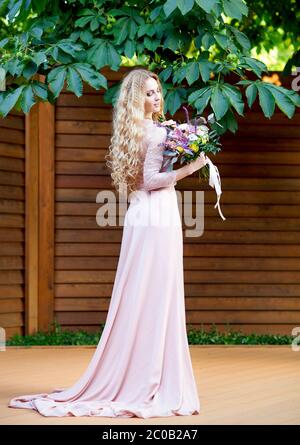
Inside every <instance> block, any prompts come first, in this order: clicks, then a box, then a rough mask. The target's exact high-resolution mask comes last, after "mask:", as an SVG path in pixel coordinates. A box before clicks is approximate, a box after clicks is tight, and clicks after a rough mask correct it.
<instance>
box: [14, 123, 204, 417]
mask: <svg viewBox="0 0 300 445" xmlns="http://www.w3.org/2000/svg"><path fill="white" fill-rule="evenodd" d="M143 124H144V129H145V137H144V140H143V150H144V151H143V162H144V164H143V165H144V168H143V175H142V181H141V187H139V189H138V190H136V191H135V192H133V193H132V194H130V195H129V200H130V203H129V206H128V209H127V211H126V214H125V218H124V228H123V235H122V243H121V250H120V257H119V261H118V267H117V271H116V276H115V281H114V286H113V291H112V296H111V300H110V306H109V310H108V314H107V319H106V323H105V326H104V330H103V332H102V335H101V338H100V341H99V343H98V346H97V348H96V351H95V353H94V355H93V357H92V359H91V361H90V363H89V365H88V367H87V369H86V371H85V372H84V374H83V375H82V376H81V377H80V378H79V380H77V381H76V382H75V383H74V384H73V386H71V387H69V388H67V389H55V390H53V392H51V393H49V394H47V393H41V394H32V395H24V396H18V397H16V398H13V399H12V400H10V402H9V405H8V406H9V407H11V408H27V409H33V410H36V411H38V412H39V413H40V414H42V415H43V416H59V417H60V416H106V417H141V418H149V417H165V416H166V417H169V416H176V415H182V416H184V415H187V416H188V415H192V414H199V412H200V401H199V398H198V393H197V386H196V382H195V378H194V374H193V368H192V363H191V357H190V352H189V346H188V340H187V335H186V318H185V303H184V279H183V239H182V225H181V218H180V213H179V208H178V202H177V195H176V191H175V188H174V185H175V184H176V172H175V171H171V172H161V171H160V170H161V166H162V159H163V157H162V145H161V143H163V142H164V141H165V139H166V135H167V131H166V129H165V128H163V127H161V126H159V125H157V124H155V123H154V121H152V120H149V119H143Z"/></svg>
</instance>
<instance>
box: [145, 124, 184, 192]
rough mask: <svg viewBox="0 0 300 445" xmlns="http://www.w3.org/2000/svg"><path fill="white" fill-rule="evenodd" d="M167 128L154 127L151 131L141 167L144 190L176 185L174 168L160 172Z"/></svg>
mask: <svg viewBox="0 0 300 445" xmlns="http://www.w3.org/2000/svg"><path fill="white" fill-rule="evenodd" d="M166 137H167V130H166V129H165V128H162V127H156V128H154V129H153V132H151V135H150V138H149V142H148V144H147V151H146V156H145V161H144V167H143V183H144V188H145V190H148V191H149V190H156V189H159V188H163V187H169V186H171V185H176V184H177V181H176V170H173V171H171V172H160V170H161V168H162V163H163V150H164V143H165V140H166Z"/></svg>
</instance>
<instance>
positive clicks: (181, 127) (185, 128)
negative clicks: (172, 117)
mask: <svg viewBox="0 0 300 445" xmlns="http://www.w3.org/2000/svg"><path fill="white" fill-rule="evenodd" d="M178 128H180V130H187V129H188V128H189V125H188V124H180V125H178Z"/></svg>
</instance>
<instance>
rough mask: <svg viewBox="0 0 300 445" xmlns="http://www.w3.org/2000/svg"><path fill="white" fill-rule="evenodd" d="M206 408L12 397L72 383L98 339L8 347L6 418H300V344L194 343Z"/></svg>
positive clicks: (4, 356) (1, 373) (4, 358)
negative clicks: (90, 408) (97, 407)
mask: <svg viewBox="0 0 300 445" xmlns="http://www.w3.org/2000/svg"><path fill="white" fill-rule="evenodd" d="M190 351H191V355H192V361H193V368H194V372H195V377H196V380H197V384H198V392H199V397H200V403H201V412H200V414H199V415H197V416H196V415H194V416H174V417H163V418H151V419H139V418H130V419H128V418H118V419H113V418H108V417H60V418H58V417H43V416H42V415H40V414H39V413H37V412H36V411H32V410H27V409H15V408H8V407H7V402H8V400H9V399H10V398H12V397H15V396H18V395H24V394H34V393H40V392H51V391H52V390H53V389H54V388H56V387H64V388H67V387H68V386H70V385H72V384H73V383H74V382H75V381H76V380H77V379H78V378H79V377H80V375H81V374H82V373H83V371H84V370H85V368H86V366H87V364H88V362H89V360H90V359H91V357H92V354H93V352H94V348H93V347H78V346H75V347H72V346H71V347H34V348H27V349H25V348H17V347H7V348H6V351H3V352H0V395H1V399H0V424H2V425H16V424H22V425H24V424H31V425H32V424H48V425H49V424H58V425H62V424H69V425H70V424H71V425H72V424H74V425H75V424H81V425H82V424H96V425H99V424H105V425H115V424H117V425H122V424H123V425H127V424H131V425H132V424H148V425H150V424H151V425H160V424H162V425H176V424H186V425H187V424H189V425H201V424H211V425H213V424H231V425H238V424H244V425H245V424H268V425H270V424H274V425H276V424H290V425H291V424H300V378H299V375H300V372H299V371H300V351H299V352H295V351H293V350H292V348H291V347H290V346H190Z"/></svg>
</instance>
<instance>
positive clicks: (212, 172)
mask: <svg viewBox="0 0 300 445" xmlns="http://www.w3.org/2000/svg"><path fill="white" fill-rule="evenodd" d="M205 159H206V160H207V163H208V164H209V185H210V186H211V187H212V188H214V189H215V190H216V194H217V202H216V204H215V206H214V207H215V208H216V207H218V210H219V214H220V216H221V218H222V219H223V221H224V220H225V219H226V218H225V216H224V215H223V213H222V212H221V208H220V198H221V193H222V190H221V178H220V174H219V170H218V167H217V166H216V165H214V164H213V163H212V162H211V160H210V159H209V158H208V157H207V156H205Z"/></svg>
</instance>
